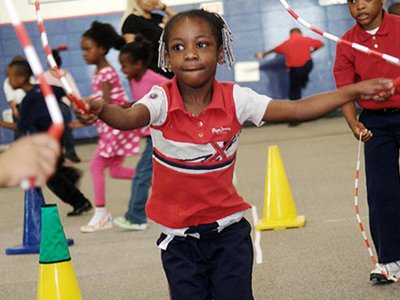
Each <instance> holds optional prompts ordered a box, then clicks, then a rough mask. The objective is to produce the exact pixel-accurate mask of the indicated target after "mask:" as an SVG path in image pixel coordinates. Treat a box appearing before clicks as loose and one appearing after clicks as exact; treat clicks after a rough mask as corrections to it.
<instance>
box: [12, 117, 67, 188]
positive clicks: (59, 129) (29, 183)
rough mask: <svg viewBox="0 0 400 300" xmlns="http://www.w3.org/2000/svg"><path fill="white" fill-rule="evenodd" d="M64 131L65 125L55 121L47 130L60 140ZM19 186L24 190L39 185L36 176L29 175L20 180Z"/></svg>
mask: <svg viewBox="0 0 400 300" xmlns="http://www.w3.org/2000/svg"><path fill="white" fill-rule="evenodd" d="M63 132H64V126H63V125H60V124H55V123H53V124H52V125H51V126H50V128H49V130H48V131H47V134H48V135H50V136H51V137H52V138H54V139H55V140H57V141H59V140H60V138H61V136H62V134H63ZM19 186H20V187H21V189H23V190H28V189H31V188H34V187H36V186H37V182H36V178H35V177H29V178H28V179H24V180H22V181H21V182H20V184H19Z"/></svg>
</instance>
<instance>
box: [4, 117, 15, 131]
mask: <svg viewBox="0 0 400 300" xmlns="http://www.w3.org/2000/svg"><path fill="white" fill-rule="evenodd" d="M0 127H3V128H7V129H11V130H14V131H16V130H18V126H17V124H16V123H10V122H6V121H3V120H1V119H0Z"/></svg>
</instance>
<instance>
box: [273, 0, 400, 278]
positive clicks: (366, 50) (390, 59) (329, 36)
mask: <svg viewBox="0 0 400 300" xmlns="http://www.w3.org/2000/svg"><path fill="white" fill-rule="evenodd" d="M279 1H280V2H281V4H282V5H283V6H284V7H285V9H286V10H287V12H288V13H289V14H290V15H291V16H292V17H293V18H294V19H295V20H296V21H297V22H299V23H300V24H301V25H303V26H304V27H306V28H308V29H310V30H311V31H314V32H315V33H317V34H319V35H321V36H323V37H325V38H327V39H329V40H332V41H334V42H335V43H338V44H344V45H347V46H349V47H352V48H354V49H356V50H357V51H361V52H364V53H366V54H368V55H372V56H376V57H379V58H382V59H383V60H385V61H386V62H389V63H391V64H394V65H396V66H400V59H399V58H397V57H394V56H391V55H388V54H385V53H380V52H378V51H375V50H372V49H369V48H368V47H365V46H363V45H360V44H357V43H354V42H349V41H346V40H344V39H341V38H339V37H337V36H335V35H333V34H330V33H328V32H324V31H322V30H321V29H318V28H317V27H315V26H313V25H311V24H310V23H308V22H307V21H305V20H304V19H302V18H301V17H300V16H299V15H297V14H296V12H295V11H294V10H293V9H292V8H291V7H290V6H289V4H288V3H287V2H286V1H285V0H279ZM393 86H394V87H398V86H400V76H399V77H397V78H395V79H394V80H393ZM361 137H362V135H360V138H359V141H358V155H357V166H356V174H355V182H354V208H355V213H356V218H357V222H358V225H359V227H360V230H361V234H362V236H363V238H364V242H365V245H366V247H367V249H368V253H369V256H370V257H371V260H372V263H373V264H374V265H375V266H376V267H379V263H378V260H377V259H376V258H375V256H374V254H373V252H372V249H371V244H370V242H369V240H368V237H367V235H366V234H365V229H364V225H363V223H362V221H361V218H360V214H359V213H360V210H359V207H358V178H359V173H360V156H361V144H362V141H361ZM380 269H381V268H380ZM384 275H385V276H386V278H388V279H389V278H390V276H389V275H388V274H384ZM390 280H393V278H391V279H390ZM396 282H400V279H397V280H396Z"/></svg>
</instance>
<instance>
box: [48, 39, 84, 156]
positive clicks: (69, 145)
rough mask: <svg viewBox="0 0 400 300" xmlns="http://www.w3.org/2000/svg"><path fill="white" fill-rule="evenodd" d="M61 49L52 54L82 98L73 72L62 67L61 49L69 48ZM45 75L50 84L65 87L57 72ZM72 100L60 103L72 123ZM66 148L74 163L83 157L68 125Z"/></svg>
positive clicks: (65, 140)
mask: <svg viewBox="0 0 400 300" xmlns="http://www.w3.org/2000/svg"><path fill="white" fill-rule="evenodd" d="M59 49H60V50H58V49H53V50H52V55H53V58H54V61H55V62H56V64H57V67H58V68H59V70H60V72H61V74H62V75H63V76H64V77H65V79H66V80H67V82H68V84H69V85H70V87H71V89H72V91H73V93H74V94H75V95H76V96H77V97H78V98H79V99H80V98H81V94H80V93H79V90H78V87H77V86H76V83H75V80H74V78H73V77H72V75H71V73H69V72H68V71H67V70H64V69H61V66H62V60H61V56H60V53H59V51H63V50H67V49H68V47H66V46H63V47H59ZM44 77H45V79H46V81H47V83H48V84H50V85H54V86H59V87H61V88H63V87H64V86H63V84H62V82H61V80H60V79H58V76H57V74H56V73H55V72H54V71H53V70H51V69H49V70H47V71H46V72H45V73H44ZM70 106H71V101H70V100H69V99H68V97H63V99H62V102H61V103H60V108H61V110H62V111H63V114H64V115H65V116H66V117H67V118H66V120H65V123H67V124H68V123H70V122H71V121H72V114H71V108H70ZM63 142H64V148H65V153H64V157H65V158H66V159H68V160H70V161H72V162H74V163H79V162H80V161H81V159H80V158H79V156H78V155H77V154H76V151H75V142H74V136H73V135H72V129H71V127H69V125H67V126H66V127H65V133H64V141H63Z"/></svg>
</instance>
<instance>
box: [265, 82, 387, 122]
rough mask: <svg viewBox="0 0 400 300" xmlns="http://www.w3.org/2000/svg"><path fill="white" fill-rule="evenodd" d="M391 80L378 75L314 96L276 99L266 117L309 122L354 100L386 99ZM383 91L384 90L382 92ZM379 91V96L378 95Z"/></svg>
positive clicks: (276, 119) (269, 120)
mask: <svg viewBox="0 0 400 300" xmlns="http://www.w3.org/2000/svg"><path fill="white" fill-rule="evenodd" d="M392 87H393V84H392V81H391V80H390V79H383V78H375V79H371V80H366V81H362V82H358V83H355V84H351V85H347V86H344V87H341V88H339V89H337V90H334V91H330V92H326V93H322V94H316V95H312V96H309V97H306V98H303V99H301V100H297V101H289V100H274V101H271V103H270V104H269V105H268V107H267V109H266V111H265V114H264V117H263V120H264V121H268V122H287V121H306V120H311V119H315V118H318V117H321V116H323V115H325V114H327V113H329V112H331V111H333V110H335V109H337V108H338V107H340V106H343V105H344V104H346V103H349V102H351V101H353V100H354V99H374V100H375V101H383V100H385V99H386V98H388V97H390V96H391V95H393V92H394V89H393V88H392ZM382 90H384V91H385V92H381V91H382ZM378 92H379V96H375V94H376V93H378Z"/></svg>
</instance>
